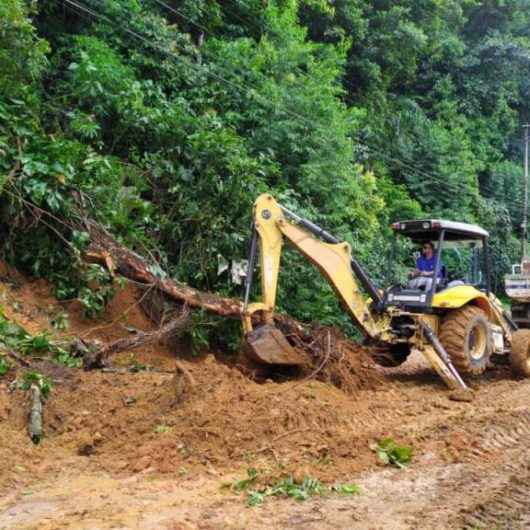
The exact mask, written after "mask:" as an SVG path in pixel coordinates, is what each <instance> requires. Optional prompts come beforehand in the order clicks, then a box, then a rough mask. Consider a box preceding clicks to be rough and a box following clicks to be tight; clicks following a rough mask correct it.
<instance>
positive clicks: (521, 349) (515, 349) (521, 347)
mask: <svg viewBox="0 0 530 530" xmlns="http://www.w3.org/2000/svg"><path fill="white" fill-rule="evenodd" d="M510 364H511V366H512V370H513V372H514V373H515V374H517V375H522V376H524V377H530V330H528V329H520V330H519V331H516V332H515V333H514V334H513V335H512V350H511V352H510Z"/></svg>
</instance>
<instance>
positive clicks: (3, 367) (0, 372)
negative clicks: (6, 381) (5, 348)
mask: <svg viewBox="0 0 530 530" xmlns="http://www.w3.org/2000/svg"><path fill="white" fill-rule="evenodd" d="M10 368H11V365H10V364H9V363H8V362H7V359H6V358H5V357H4V356H3V355H2V356H0V377H3V376H4V375H6V374H7V372H9V369H10Z"/></svg>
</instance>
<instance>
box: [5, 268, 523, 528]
mask: <svg viewBox="0 0 530 530" xmlns="http://www.w3.org/2000/svg"><path fill="white" fill-rule="evenodd" d="M7 273H9V278H10V279H9V281H4V282H3V283H2V284H1V287H2V289H1V292H0V296H1V297H2V305H3V306H4V310H5V312H6V314H9V316H10V317H11V318H14V319H16V320H18V321H19V322H20V323H21V324H23V325H25V327H26V328H27V329H29V330H31V331H32V332H36V331H40V330H42V329H50V330H51V326H50V320H51V318H52V316H53V314H55V313H56V311H57V310H58V308H59V307H62V308H63V310H65V311H67V312H68V313H69V319H70V328H69V330H68V331H67V332H64V334H68V333H69V334H72V335H79V334H85V335H86V336H90V337H92V338H98V339H100V340H105V341H107V340H114V339H115V338H119V337H121V336H126V335H127V334H128V333H130V332H131V328H136V329H142V330H147V329H150V327H152V324H151V323H150V321H149V320H148V319H147V318H146V317H145V316H144V315H143V313H142V312H141V310H140V309H139V307H138V304H137V293H136V292H135V291H134V288H133V287H132V286H129V287H128V288H127V289H125V290H124V291H122V292H120V293H119V294H118V295H117V297H116V298H115V300H114V301H113V303H112V304H111V306H110V308H109V310H108V312H107V314H106V315H104V316H103V317H102V319H100V320H99V321H98V322H94V321H86V320H84V319H83V318H82V314H81V311H80V309H79V308H78V307H76V306H75V304H66V305H63V306H59V305H58V304H57V302H56V301H55V300H54V299H53V297H52V296H51V294H50V292H49V289H48V287H47V286H46V285H45V284H44V283H43V282H39V283H35V282H29V281H28V280H26V279H24V278H23V277H21V276H19V275H16V274H15V273H14V272H13V271H5V274H3V275H2V276H3V277H4V279H5V276H6V275H7ZM13 279H14V280H16V281H14V280H13ZM185 353H186V352H184V351H180V350H179V349H178V346H175V345H174V344H173V345H171V346H168V345H164V344H155V345H150V346H148V347H145V348H142V349H141V350H140V351H137V352H124V353H123V354H120V355H119V356H118V357H117V359H116V363H117V365H118V366H127V365H129V364H130V363H132V362H135V363H138V362H140V363H143V364H146V365H147V366H150V367H155V368H156V371H140V372H138V373H128V372H125V373H102V372H90V373H85V372H82V371H80V370H77V369H68V368H64V367H57V366H56V365H53V367H52V366H44V365H40V368H39V369H40V370H41V371H46V370H49V375H50V377H52V378H53V379H54V380H55V382H56V383H55V386H54V389H53V391H52V394H51V397H50V398H49V400H48V402H47V403H46V405H45V434H46V436H45V438H44V440H43V442H42V443H41V445H39V446H35V445H33V444H32V443H31V441H30V440H29V438H28V436H27V433H26V431H25V420H26V414H27V402H26V400H27V397H26V396H25V393H24V392H23V391H21V390H15V391H9V389H8V384H7V383H8V382H9V380H8V379H5V378H4V379H0V528H6V529H7V528H13V529H15V528H16V529H55V528H57V529H59V528H72V529H74V528H86V529H95V528H141V529H146V528H167V529H217V528H234V529H235V528H241V529H243V528H268V529H270V528H282V529H283V528H304V529H306V528H307V529H313V528H314V529H321V528H323V529H327V528H329V529H332V528H348V529H350V528H351V529H368V528H373V529H379V528H381V529H383V528H385V529H386V528H392V529H406V528H407V529H408V528H411V529H413V528H414V529H428V528H433V529H434V528H447V529H452V528H455V529H456V528H469V529H478V528H484V529H490V528H499V529H501V528H506V529H512V528H513V529H526V528H530V502H529V501H528V499H529V498H530V456H529V453H528V447H529V445H530V406H529V402H530V380H515V379H514V378H513V376H512V375H511V373H510V372H509V370H508V369H507V367H504V366H497V367H495V368H492V370H490V371H489V372H488V374H487V375H486V377H484V378H483V379H481V380H480V381H477V382H474V383H473V386H474V387H475V396H476V397H475V399H474V401H473V402H471V403H465V402H455V401H451V400H450V399H449V393H448V392H447V391H446V390H445V388H444V386H443V384H442V383H441V382H440V381H439V380H438V379H437V378H436V376H435V375H434V374H433V373H432V372H431V370H430V369H428V368H427V367H426V366H425V364H424V362H423V360H422V359H419V358H410V359H409V360H408V361H407V362H406V363H405V364H404V365H402V366H401V367H400V368H398V369H380V370H378V371H377V372H374V378H373V381H368V383H369V384H366V385H361V386H360V387H359V388H357V389H356V391H355V392H349V393H346V392H344V391H341V390H340V389H338V388H336V386H334V385H332V384H330V383H325V382H319V381H315V380H304V379H301V380H298V381H296V380H294V381H288V382H283V383H280V382H274V381H271V380H269V381H266V382H264V383H262V384H258V383H256V382H253V381H251V380H249V379H248V378H247V377H245V376H244V375H243V374H242V373H241V372H239V371H238V370H237V369H235V368H234V367H231V366H228V365H227V364H226V363H221V362H219V360H217V359H216V358H215V356H214V355H212V354H208V355H203V356H201V357H200V358H197V359H192V358H189V356H188V357H186V358H185V359H184V360H182V354H185ZM177 356H179V357H181V360H180V363H181V366H183V367H184V369H185V370H186V371H187V372H189V374H190V375H191V378H190V377H183V376H182V373H181V372H179V373H175V364H174V359H175V358H176V357H177ZM370 369H372V368H370ZM373 370H375V369H373ZM367 373H368V370H367ZM12 377H13V375H11V378H12ZM367 377H368V378H370V375H368V376H367ZM374 381H377V382H378V383H377V384H372V383H373V382H374ZM387 436H390V437H392V438H394V439H395V440H396V441H398V442H399V443H402V444H406V445H410V446H412V447H413V449H414V457H413V461H412V463H411V465H410V466H408V467H407V468H406V469H397V468H392V467H387V466H383V465H382V464H381V463H380V462H379V461H378V458H377V456H376V454H375V453H374V452H373V451H372V449H371V448H370V446H371V445H372V444H373V443H374V442H376V441H377V440H379V439H381V438H384V437H387ZM249 468H255V469H257V470H258V472H259V474H260V477H261V479H260V480H270V481H274V480H279V479H281V478H284V477H287V476H289V475H294V476H295V477H303V476H311V477H314V478H317V479H319V480H320V481H322V482H323V483H325V484H328V485H329V484H337V483H355V484H358V485H359V486H360V488H361V493H360V494H359V495H355V496H343V495H339V494H332V495H326V496H324V497H313V498H311V499H310V500H307V501H305V502H297V501H294V500H290V499H277V498H268V499H266V500H265V502H264V503H263V504H262V505H261V506H258V507H252V508H251V507H247V506H246V504H245V494H244V493H242V494H236V493H235V492H234V491H233V490H231V489H230V488H226V487H223V485H225V484H226V483H227V482H233V481H235V480H238V479H241V478H244V477H245V476H246V474H247V470H248V469H249Z"/></svg>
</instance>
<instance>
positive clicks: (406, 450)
mask: <svg viewBox="0 0 530 530" xmlns="http://www.w3.org/2000/svg"><path fill="white" fill-rule="evenodd" d="M373 450H374V451H375V452H376V453H377V456H378V457H379V460H381V462H383V464H385V465H394V466H396V467H398V468H400V469H403V468H405V467H407V465H408V464H409V463H410V461H411V460H412V447H408V446H406V445H398V444H397V443H396V442H395V441H394V439H393V438H384V439H382V440H379V442H377V444H375V445H374V446H373Z"/></svg>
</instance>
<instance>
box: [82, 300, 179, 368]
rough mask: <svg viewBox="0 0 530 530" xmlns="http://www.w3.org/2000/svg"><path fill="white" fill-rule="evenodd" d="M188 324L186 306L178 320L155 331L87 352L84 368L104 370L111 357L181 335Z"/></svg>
mask: <svg viewBox="0 0 530 530" xmlns="http://www.w3.org/2000/svg"><path fill="white" fill-rule="evenodd" d="M188 322H189V310H188V308H187V307H186V306H185V307H184V309H183V310H182V312H181V314H180V315H179V316H178V318H175V319H173V320H171V321H170V322H168V323H167V324H165V325H164V326H162V327H160V328H158V329H156V330H154V331H139V332H138V333H136V334H135V335H134V336H133V337H126V338H123V339H118V340H116V341H114V342H111V343H109V344H105V345H104V346H102V347H101V348H99V349H98V350H96V351H90V350H89V351H87V352H86V353H85V354H84V355H83V368H84V369H85V370H92V369H94V368H103V367H104V366H105V361H106V360H107V359H108V358H109V357H110V356H111V355H114V354H116V353H118V352H120V351H124V350H132V349H134V348H138V346H142V345H144V344H148V343H150V342H157V341H159V340H162V339H165V338H168V337H174V336H178V335H181V334H182V333H183V332H184V331H185V329H186V327H187V325H188Z"/></svg>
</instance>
